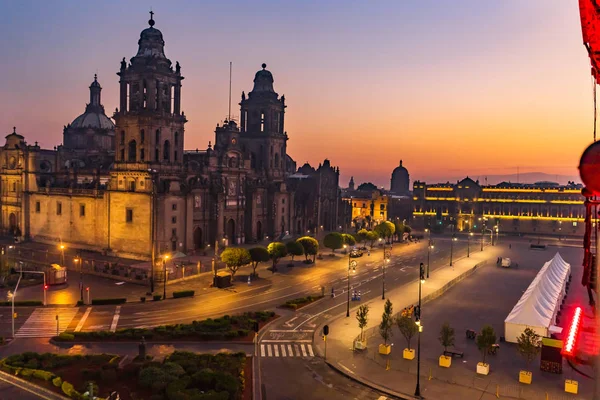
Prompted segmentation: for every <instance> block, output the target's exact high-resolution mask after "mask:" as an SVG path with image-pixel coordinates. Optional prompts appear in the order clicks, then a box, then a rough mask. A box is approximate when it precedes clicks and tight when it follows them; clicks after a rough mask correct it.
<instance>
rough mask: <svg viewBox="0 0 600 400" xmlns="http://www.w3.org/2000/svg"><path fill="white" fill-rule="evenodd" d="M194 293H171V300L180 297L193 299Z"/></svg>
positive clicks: (192, 291)
mask: <svg viewBox="0 0 600 400" xmlns="http://www.w3.org/2000/svg"><path fill="white" fill-rule="evenodd" d="M195 293H196V292H195V291H194V290H181V291H179V292H173V298H174V299H178V298H181V297H193V296H194V294H195Z"/></svg>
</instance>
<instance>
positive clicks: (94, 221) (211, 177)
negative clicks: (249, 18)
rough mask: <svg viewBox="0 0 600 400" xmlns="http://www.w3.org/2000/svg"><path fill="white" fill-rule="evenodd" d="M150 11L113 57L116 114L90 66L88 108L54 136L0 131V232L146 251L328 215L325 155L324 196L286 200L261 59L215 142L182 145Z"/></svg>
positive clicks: (278, 130) (278, 105) (173, 88)
mask: <svg viewBox="0 0 600 400" xmlns="http://www.w3.org/2000/svg"><path fill="white" fill-rule="evenodd" d="M148 23H149V25H150V26H149V27H148V28H146V29H144V30H143V31H142V32H141V34H140V38H139V41H138V50H137V53H136V54H135V55H134V56H133V57H132V58H131V59H130V60H129V62H127V61H126V60H125V58H123V60H122V61H121V63H120V69H119V70H118V73H117V75H118V76H119V89H120V90H119V99H118V101H117V104H119V107H118V108H117V109H116V110H115V112H114V114H113V118H114V121H115V122H113V121H112V120H111V119H110V118H109V117H108V116H106V114H105V112H104V107H103V106H102V103H101V99H100V93H101V90H102V88H101V86H100V83H99V82H98V80H97V79H96V78H95V79H94V81H93V82H92V84H91V86H90V103H89V104H88V105H87V106H86V110H85V113H84V114H82V115H80V116H78V117H77V118H75V120H74V121H73V122H72V123H71V124H69V125H67V126H65V129H64V132H63V134H64V144H63V145H60V146H58V147H55V148H54V149H53V150H46V149H41V148H40V146H38V145H37V143H36V144H35V145H30V144H28V143H27V142H26V140H25V138H24V136H22V135H20V134H19V133H17V131H16V129H15V130H14V132H13V133H11V134H9V135H8V136H6V143H5V145H4V146H3V147H0V194H1V196H0V207H1V215H0V228H1V230H2V232H3V233H4V234H6V235H11V236H15V237H20V238H25V239H32V240H35V241H39V242H44V243H50V244H57V243H64V244H65V245H67V246H69V247H75V248H82V249H89V250H96V251H104V252H106V253H108V254H113V255H119V256H121V257H127V258H139V259H148V258H149V257H150V256H151V254H152V252H153V251H154V252H155V254H160V253H163V252H169V251H176V250H177V251H181V252H186V253H188V252H193V251H195V250H199V249H203V248H204V247H205V246H207V245H209V244H214V243H215V242H218V243H219V244H220V245H222V244H228V245H235V244H240V243H248V242H254V241H259V240H262V239H264V238H265V237H266V236H269V237H271V238H277V239H279V238H281V237H283V236H284V235H286V234H291V235H294V234H302V233H304V230H306V229H307V227H309V226H312V225H313V224H315V223H317V221H320V223H321V224H322V225H324V226H327V227H333V226H335V225H336V224H337V212H338V204H337V201H336V200H337V199H339V195H338V181H337V177H338V176H339V170H338V169H334V168H333V167H331V166H330V165H329V161H327V162H326V165H325V164H324V165H323V168H319V171H318V172H319V174H318V175H319V176H321V177H322V178H320V179H319V180H320V181H321V182H322V184H321V187H322V189H321V191H320V196H319V199H321V200H322V202H323V203H322V204H321V203H317V204H316V207H315V204H313V202H310V203H309V202H307V203H306V204H305V205H304V206H303V207H304V208H302V207H301V208H302V209H298V207H297V206H296V205H295V200H297V199H298V196H296V195H295V193H294V192H293V181H289V180H288V177H289V176H291V175H293V174H295V173H296V163H295V162H294V160H293V159H292V158H291V157H290V156H289V155H288V154H287V140H288V135H287V132H286V131H285V128H284V113H285V109H286V107H287V106H286V104H285V97H284V96H279V95H278V94H277V93H276V92H275V90H274V87H273V82H274V79H273V75H272V74H271V72H269V71H268V70H267V69H266V65H265V64H263V65H262V69H261V70H259V71H258V72H256V74H255V76H254V82H253V83H254V85H253V88H252V90H251V91H250V92H249V93H248V94H247V95H246V94H245V93H242V95H241V102H240V121H239V124H238V123H237V122H236V121H233V120H226V121H224V123H222V124H218V125H217V126H216V129H215V140H214V142H213V143H214V145H213V144H212V143H210V142H209V143H208V147H207V148H206V149H202V150H200V149H196V150H192V151H186V150H184V143H185V124H186V122H187V118H186V115H185V114H184V112H183V110H182V105H181V91H182V81H183V80H184V77H183V76H182V71H181V66H180V64H179V62H176V63H175V65H173V63H172V62H171V61H170V60H169V59H168V58H167V57H166V55H165V51H164V46H165V42H164V39H163V35H162V32H161V31H159V30H158V29H156V28H155V27H154V25H155V21H154V19H153V18H152V17H151V19H150V21H148ZM308 208H310V210H309V209H308ZM313 208H314V210H313ZM313 211H314V212H313ZM313 215H314V219H312V220H309V216H310V218H312V216H313Z"/></svg>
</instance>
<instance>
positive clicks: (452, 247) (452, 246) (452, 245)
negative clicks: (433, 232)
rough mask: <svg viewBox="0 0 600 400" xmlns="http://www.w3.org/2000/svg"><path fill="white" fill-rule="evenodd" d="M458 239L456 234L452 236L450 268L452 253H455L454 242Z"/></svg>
mask: <svg viewBox="0 0 600 400" xmlns="http://www.w3.org/2000/svg"><path fill="white" fill-rule="evenodd" d="M457 240H458V238H457V237H456V233H454V234H453V235H452V240H451V241H450V266H452V253H453V252H454V242H456V241H457Z"/></svg>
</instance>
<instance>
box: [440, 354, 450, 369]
mask: <svg viewBox="0 0 600 400" xmlns="http://www.w3.org/2000/svg"><path fill="white" fill-rule="evenodd" d="M450 365H452V357H450V356H440V367H444V368H450Z"/></svg>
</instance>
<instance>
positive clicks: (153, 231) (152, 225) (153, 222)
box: [148, 168, 157, 294]
mask: <svg viewBox="0 0 600 400" xmlns="http://www.w3.org/2000/svg"><path fill="white" fill-rule="evenodd" d="M148 172H149V173H150V179H151V180H152V194H151V199H150V202H151V203H150V236H151V238H150V239H151V242H152V249H151V253H152V254H151V258H152V260H151V262H150V293H151V294H152V293H154V268H155V265H154V264H155V263H156V260H155V254H156V253H155V252H156V228H155V225H156V218H155V217H154V214H155V213H156V204H155V203H156V174H157V171H156V170H155V169H152V168H149V169H148Z"/></svg>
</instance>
